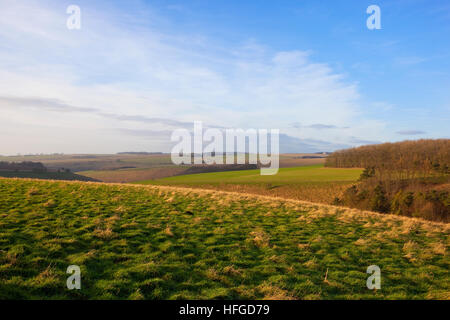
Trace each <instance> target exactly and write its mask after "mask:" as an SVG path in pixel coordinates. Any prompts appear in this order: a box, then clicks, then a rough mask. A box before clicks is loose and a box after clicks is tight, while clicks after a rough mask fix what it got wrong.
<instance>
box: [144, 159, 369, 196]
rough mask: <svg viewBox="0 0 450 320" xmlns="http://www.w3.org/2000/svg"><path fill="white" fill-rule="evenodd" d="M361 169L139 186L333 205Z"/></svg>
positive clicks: (242, 174)
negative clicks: (191, 188)
mask: <svg viewBox="0 0 450 320" xmlns="http://www.w3.org/2000/svg"><path fill="white" fill-rule="evenodd" d="M361 172H362V170H361V169H357V168H345V169H344V168H324V167H323V165H322V164H318V165H310V166H302V167H293V168H280V169H279V171H278V173H277V174H276V175H270V176H262V175H261V174H260V170H242V171H228V172H212V173H200V174H190V175H181V176H174V177H168V178H163V179H156V180H145V181H139V182H137V183H139V184H156V185H173V186H184V187H195V188H202V189H215V190H224V191H235V192H243V193H253V194H261V195H271V196H277V197H282V198H287V199H296V200H305V201H312V202H321V203H326V204H331V203H332V202H333V200H334V198H335V197H340V196H341V195H342V193H343V192H344V190H345V189H346V188H348V186H350V185H351V184H352V183H354V182H355V181H356V180H358V178H359V176H360V174H361Z"/></svg>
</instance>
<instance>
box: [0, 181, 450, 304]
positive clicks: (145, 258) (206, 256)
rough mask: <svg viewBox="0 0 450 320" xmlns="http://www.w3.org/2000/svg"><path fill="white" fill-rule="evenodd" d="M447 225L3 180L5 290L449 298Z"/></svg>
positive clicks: (322, 208)
mask: <svg viewBox="0 0 450 320" xmlns="http://www.w3.org/2000/svg"><path fill="white" fill-rule="evenodd" d="M448 234H449V228H448V225H445V224H439V223H433V222H426V221H421V220H415V219H409V218H403V217H395V216H390V215H380V214H376V213H369V212H361V211H357V210H350V209H342V208H337V207H332V206H326V205H317V204H311V203H306V202H300V201H289V200H281V199H275V198H270V197H263V196H251V195H242V194H237V193H225V192H217V191H205V190H194V189H186V188H175V187H160V186H132V185H112V184H100V183H82V182H61V181H43V180H21V179H0V298H1V299H6V298H9V299H12V298H15V299H25V298H68V299H79V298H91V299H99V298H106V299H108V298H121V299H144V298H146V299H180V298H195V299H198V298H204V299H213V298H238V299H260V298H265V299H340V298H342V299H361V298H362V299H372V298H375V299H384V298H387V299H418V298H425V299H435V298H441V299H450V296H449V292H450V281H449V280H450V277H449V272H448V270H449V267H450V266H449V259H448V254H447V250H448V246H449V242H448V241H449V237H448ZM71 264H76V265H79V266H80V267H81V271H82V274H81V279H82V280H81V287H82V288H81V290H72V291H69V290H67V289H66V279H67V276H68V275H67V274H66V273H65V271H66V268H67V266H69V265H71ZM373 264H376V265H378V266H379V267H380V268H381V276H382V284H381V285H382V287H381V290H378V291H372V290H368V289H367V287H366V279H367V277H368V275H367V274H366V269H367V267H368V266H369V265H373Z"/></svg>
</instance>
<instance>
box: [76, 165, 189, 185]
mask: <svg viewBox="0 0 450 320" xmlns="http://www.w3.org/2000/svg"><path fill="white" fill-rule="evenodd" d="M185 170H186V167H181V166H166V167H156V168H143V169H120V170H97V171H81V172H78V173H79V174H81V175H84V176H87V177H91V178H94V179H96V180H99V181H103V182H119V183H127V182H134V181H139V180H144V179H145V180H147V179H149V180H153V179H159V178H164V177H170V176H174V175H177V174H181V173H182V172H184V171H185Z"/></svg>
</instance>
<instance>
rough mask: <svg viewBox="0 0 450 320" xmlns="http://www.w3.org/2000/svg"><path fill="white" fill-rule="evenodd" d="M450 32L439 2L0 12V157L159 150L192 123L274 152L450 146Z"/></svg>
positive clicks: (38, 7) (139, 4) (49, 4)
mask: <svg viewBox="0 0 450 320" xmlns="http://www.w3.org/2000/svg"><path fill="white" fill-rule="evenodd" d="M71 4H75V5H78V6H79V7H80V9H81V29H80V30H68V29H67V28H66V20H67V18H68V16H69V15H68V14H67V13H66V8H67V7H68V6H69V5H71ZM371 4H375V5H378V6H379V7H380V9H381V27H382V29H381V30H368V28H367V27H366V19H367V18H368V17H369V14H367V13H366V8H367V7H368V6H369V5H371ZM449 35H450V2H448V1H422V0H411V1H393V0H391V1H361V0H360V1H349V0H346V1H344V0H340V1H312V0H311V1H250V0H246V1H218V0H217V1H216V0H214V1H187V0H186V1H162V0H159V1H136V0H133V1H78V0H71V1H22V0H18V1H12V0H2V1H1V2H0V80H1V82H0V108H1V109H2V117H0V134H2V135H3V136H4V137H5V136H7V137H9V139H7V141H5V140H4V139H3V140H2V141H1V142H0V154H16V153H41V152H43V153H49V152H64V153H90V152H100V153H109V152H119V151H124V150H135V151H166V152H167V151H170V143H169V142H168V137H170V133H171V132H172V131H173V130H174V129H176V128H179V127H187V128H189V127H192V126H191V125H190V124H191V123H193V121H198V120H200V121H203V122H204V124H205V125H206V126H211V127H234V128H267V129H270V128H278V129H280V131H281V133H282V136H281V137H282V139H284V140H282V141H281V146H282V149H281V151H282V152H310V151H330V150H335V149H339V148H344V147H350V146H357V145H361V144H367V143H376V142H385V141H399V140H405V139H418V138H449V136H450V129H449V125H448V123H449V121H450V90H449V88H450V37H449Z"/></svg>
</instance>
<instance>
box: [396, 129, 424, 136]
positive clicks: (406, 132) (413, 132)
mask: <svg viewBox="0 0 450 320" xmlns="http://www.w3.org/2000/svg"><path fill="white" fill-rule="evenodd" d="M396 133H397V134H401V135H406V136H413V135H418V134H426V132H425V131H422V130H400V131H397V132H396Z"/></svg>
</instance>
